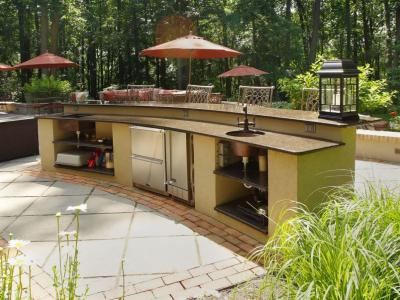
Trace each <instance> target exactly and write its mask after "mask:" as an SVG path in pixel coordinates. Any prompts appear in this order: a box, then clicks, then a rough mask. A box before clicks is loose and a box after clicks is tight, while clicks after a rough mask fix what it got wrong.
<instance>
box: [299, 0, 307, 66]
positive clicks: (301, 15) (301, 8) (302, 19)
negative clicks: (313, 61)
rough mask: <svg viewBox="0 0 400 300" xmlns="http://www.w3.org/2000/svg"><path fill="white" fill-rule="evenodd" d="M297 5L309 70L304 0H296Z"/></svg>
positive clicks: (305, 57)
mask: <svg viewBox="0 0 400 300" xmlns="http://www.w3.org/2000/svg"><path fill="white" fill-rule="evenodd" d="M296 6H297V10H298V13H299V20H300V27H301V31H302V40H303V51H304V59H305V66H306V69H307V70H308V69H309V67H310V62H309V60H308V58H309V55H308V53H309V52H308V49H309V48H308V30H307V25H306V20H305V18H306V10H305V7H304V4H303V1H302V0H296Z"/></svg>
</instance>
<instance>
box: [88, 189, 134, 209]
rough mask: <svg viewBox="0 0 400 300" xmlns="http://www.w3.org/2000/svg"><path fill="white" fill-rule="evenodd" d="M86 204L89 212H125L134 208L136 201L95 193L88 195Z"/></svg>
mask: <svg viewBox="0 0 400 300" xmlns="http://www.w3.org/2000/svg"><path fill="white" fill-rule="evenodd" d="M87 204H88V212H89V213H127V212H133V211H134V210H135V204H136V203H135V202H133V201H132V200H129V199H126V198H122V197H119V196H115V195H111V194H108V195H107V194H104V195H101V194H100V195H98V194H97V195H90V196H89V198H88V200H87Z"/></svg>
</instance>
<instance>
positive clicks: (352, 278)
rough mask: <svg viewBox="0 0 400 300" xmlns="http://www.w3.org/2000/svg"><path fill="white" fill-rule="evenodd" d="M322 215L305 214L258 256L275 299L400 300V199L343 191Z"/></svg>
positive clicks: (377, 193) (278, 233)
mask: <svg viewBox="0 0 400 300" xmlns="http://www.w3.org/2000/svg"><path fill="white" fill-rule="evenodd" d="M330 200H331V201H329V202H327V203H324V206H323V207H321V211H320V212H319V213H318V214H317V213H312V212H309V211H307V210H305V209H299V210H298V211H297V214H296V216H295V217H293V218H291V219H289V220H287V221H285V222H283V223H281V224H280V225H277V229H276V231H275V233H274V236H273V237H272V238H271V239H270V240H269V241H268V242H267V244H266V245H265V246H264V248H263V249H262V250H260V252H259V253H257V255H260V256H259V257H261V258H262V259H264V262H265V271H266V276H265V278H264V281H263V284H262V287H261V290H262V291H263V292H267V293H269V296H270V298H271V299H360V300H361V299H395V298H399V297H400V269H399V263H400V209H399V207H400V195H399V194H396V193H390V192H389V191H388V190H386V189H382V190H375V189H374V188H372V187H369V188H368V189H367V191H366V192H365V194H362V195H357V194H355V193H354V192H352V191H350V190H349V191H341V193H340V194H337V195H334V196H332V199H330Z"/></svg>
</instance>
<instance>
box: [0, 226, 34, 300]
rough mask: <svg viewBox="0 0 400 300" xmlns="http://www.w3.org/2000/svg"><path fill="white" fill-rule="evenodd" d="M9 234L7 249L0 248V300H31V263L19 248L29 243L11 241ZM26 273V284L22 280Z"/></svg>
mask: <svg viewBox="0 0 400 300" xmlns="http://www.w3.org/2000/svg"><path fill="white" fill-rule="evenodd" d="M12 238H13V236H12V234H10V242H9V244H8V247H7V249H3V248H0V299H2V300H3V299H4V300H5V299H15V300H21V299H26V298H27V297H29V299H32V296H31V294H32V293H31V291H32V289H31V287H32V285H31V280H30V279H31V278H32V271H31V264H32V262H31V261H30V260H29V259H28V258H27V257H26V256H25V255H23V254H22V252H21V251H20V248H22V247H23V246H25V245H27V244H29V241H22V240H13V239H12ZM25 272H27V273H28V282H27V283H25V281H24V280H23V279H22V276H23V274H24V273H25Z"/></svg>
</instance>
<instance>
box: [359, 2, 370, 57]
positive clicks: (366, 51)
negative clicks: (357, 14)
mask: <svg viewBox="0 0 400 300" xmlns="http://www.w3.org/2000/svg"><path fill="white" fill-rule="evenodd" d="M365 1H366V0H361V12H362V22H363V33H364V56H365V63H366V64H371V48H372V41H371V36H370V28H369V23H368V12H367V7H366V3H365Z"/></svg>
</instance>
